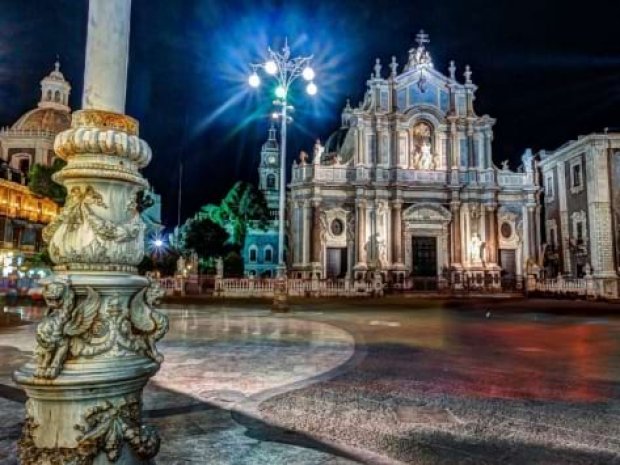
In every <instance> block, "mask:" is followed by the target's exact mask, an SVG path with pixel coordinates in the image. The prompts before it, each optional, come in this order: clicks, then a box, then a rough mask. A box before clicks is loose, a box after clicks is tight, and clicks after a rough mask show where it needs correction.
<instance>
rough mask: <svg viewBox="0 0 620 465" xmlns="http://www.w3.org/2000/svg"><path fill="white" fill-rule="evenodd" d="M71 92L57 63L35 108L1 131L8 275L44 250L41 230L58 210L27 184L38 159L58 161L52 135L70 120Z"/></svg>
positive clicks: (1, 215)
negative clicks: (28, 175) (33, 255)
mask: <svg viewBox="0 0 620 465" xmlns="http://www.w3.org/2000/svg"><path fill="white" fill-rule="evenodd" d="M70 92H71V86H70V85H69V83H68V82H67V81H66V80H65V78H64V76H63V74H62V73H61V72H60V65H59V63H58V62H57V63H56V65H55V68H54V70H53V71H52V72H51V73H50V74H49V75H48V76H46V77H45V78H44V79H43V80H42V81H41V100H40V102H39V104H38V106H37V108H35V109H33V110H30V111H28V112H27V113H25V114H24V115H23V116H21V117H20V118H19V119H18V120H17V122H15V123H14V124H13V125H12V126H11V127H5V128H3V129H2V130H1V131H0V155H1V160H2V161H1V165H0V176H1V178H0V262H1V264H2V270H1V271H2V274H3V275H4V276H7V275H8V274H10V273H12V272H13V271H15V269H16V268H17V267H18V266H19V265H21V264H22V263H23V259H24V257H27V256H28V255H32V254H33V253H36V252H39V251H41V250H42V249H43V242H42V239H41V231H42V229H43V227H44V226H45V225H46V224H47V223H49V222H50V221H51V219H52V218H53V217H54V216H56V214H57V213H58V210H59V207H58V205H57V204H56V203H55V202H53V201H52V200H50V199H47V198H41V197H39V196H35V195H34V194H33V193H32V192H31V191H30V189H28V187H27V186H26V185H27V174H28V171H29V170H30V168H31V167H32V166H33V165H34V164H42V165H50V164H51V163H52V162H53V161H54V158H55V154H54V138H55V137H56V134H58V133H59V132H61V131H63V130H65V129H68V128H69V127H70V125H71V109H70V108H69V106H68V102H69V95H70Z"/></svg>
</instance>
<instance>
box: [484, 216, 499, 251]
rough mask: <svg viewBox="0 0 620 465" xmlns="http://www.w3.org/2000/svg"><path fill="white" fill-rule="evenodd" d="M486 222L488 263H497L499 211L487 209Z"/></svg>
mask: <svg viewBox="0 0 620 465" xmlns="http://www.w3.org/2000/svg"><path fill="white" fill-rule="evenodd" d="M486 220H487V224H486V230H487V251H488V261H489V263H497V244H498V237H497V209H496V208H495V207H494V206H489V207H487V215H486Z"/></svg>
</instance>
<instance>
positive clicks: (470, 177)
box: [291, 164, 533, 187]
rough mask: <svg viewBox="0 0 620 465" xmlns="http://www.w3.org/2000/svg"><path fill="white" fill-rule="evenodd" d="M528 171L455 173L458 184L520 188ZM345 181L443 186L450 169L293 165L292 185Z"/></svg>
mask: <svg viewBox="0 0 620 465" xmlns="http://www.w3.org/2000/svg"><path fill="white" fill-rule="evenodd" d="M530 178H531V176H529V175H528V173H515V172H512V171H495V170H483V171H478V170H473V171H460V172H458V181H459V183H461V184H472V183H473V184H481V185H494V184H497V185H499V186H502V187H513V186H514V187H523V186H526V185H528V184H530V183H532V182H533V180H532V179H530ZM311 181H313V182H319V183H326V184H347V183H351V182H358V183H360V182H361V183H363V182H371V181H374V182H384V183H403V182H404V183H421V184H429V185H432V184H437V185H446V184H448V183H449V182H450V172H449V171H445V170H431V171H424V170H414V169H409V168H382V167H372V168H371V167H366V166H344V165H333V166H325V165H310V164H305V165H296V166H294V167H293V177H292V181H291V182H292V184H302V183H305V182H311Z"/></svg>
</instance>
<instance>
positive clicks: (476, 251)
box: [469, 234, 482, 263]
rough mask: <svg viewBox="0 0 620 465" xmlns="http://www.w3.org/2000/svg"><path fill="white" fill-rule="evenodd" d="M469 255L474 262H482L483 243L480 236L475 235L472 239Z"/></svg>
mask: <svg viewBox="0 0 620 465" xmlns="http://www.w3.org/2000/svg"><path fill="white" fill-rule="evenodd" d="M469 254H470V258H471V261H472V262H474V263H479V262H481V261H482V241H481V240H480V236H478V234H474V237H472V238H471V243H470V251H469Z"/></svg>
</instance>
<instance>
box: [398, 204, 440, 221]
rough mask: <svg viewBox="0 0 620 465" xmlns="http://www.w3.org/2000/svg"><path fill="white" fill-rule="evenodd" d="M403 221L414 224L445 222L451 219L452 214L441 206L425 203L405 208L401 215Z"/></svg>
mask: <svg viewBox="0 0 620 465" xmlns="http://www.w3.org/2000/svg"><path fill="white" fill-rule="evenodd" d="M403 219H404V220H406V221H415V222H431V223H433V222H447V221H450V220H451V219H452V214H451V213H450V212H449V211H448V210H447V209H446V208H444V207H442V206H441V205H434V204H430V203H425V204H416V205H412V206H411V207H409V208H407V209H406V210H405V211H404V213H403Z"/></svg>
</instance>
